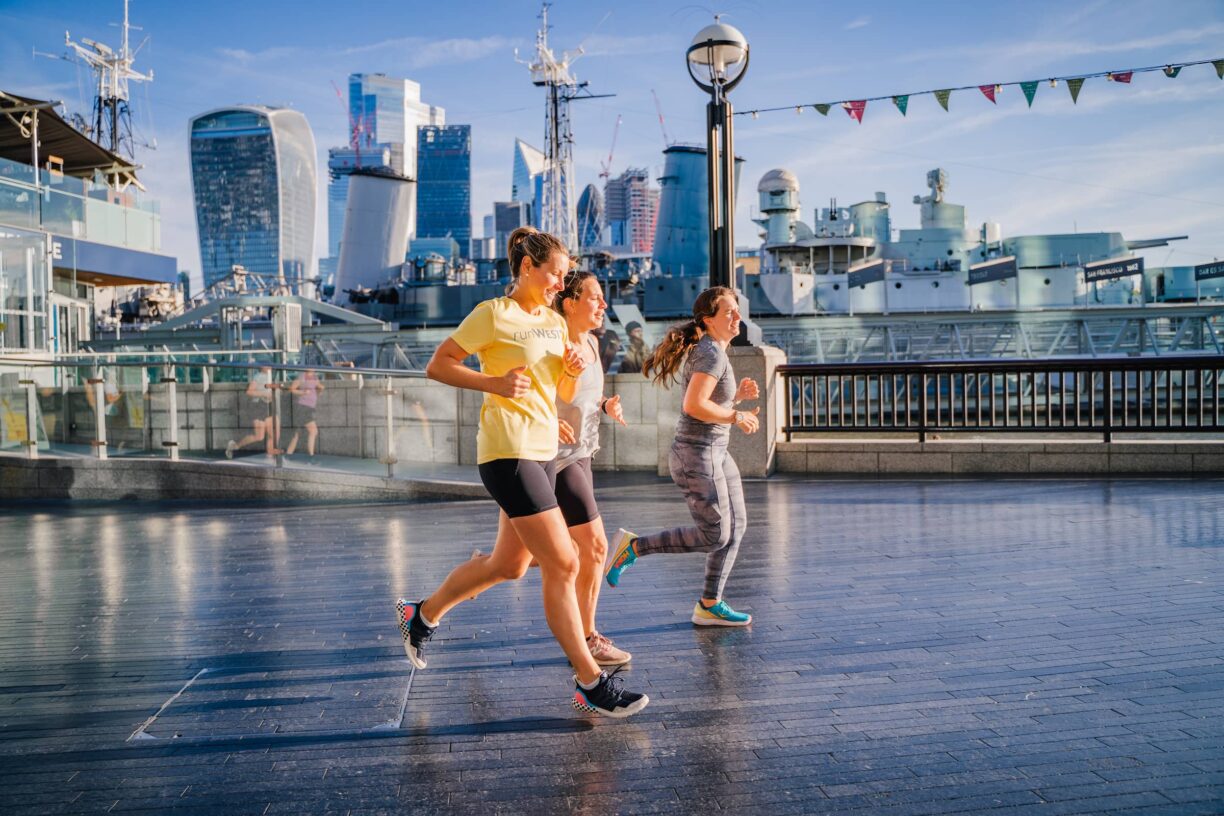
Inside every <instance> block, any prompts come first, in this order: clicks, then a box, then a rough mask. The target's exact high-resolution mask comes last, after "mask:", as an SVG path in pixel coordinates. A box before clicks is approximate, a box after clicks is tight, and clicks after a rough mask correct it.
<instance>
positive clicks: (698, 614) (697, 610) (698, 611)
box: [693, 601, 752, 626]
mask: <svg viewBox="0 0 1224 816" xmlns="http://www.w3.org/2000/svg"><path fill="white" fill-rule="evenodd" d="M693 623H695V624H697V625H698V626H747V625H748V624H750V623H752V616H751V615H749V614H748V613H747V612H736V611H735V610H734V609H732V608H731V607H729V606H727V602H726V601H719V602H718V603H716V604H714V605H713V606H711V607H710V608H709V609H707V608H706V607H704V606H702V605H701V601H698V602H697V604H696V606H694V607H693Z"/></svg>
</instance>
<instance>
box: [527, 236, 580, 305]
mask: <svg viewBox="0 0 1224 816" xmlns="http://www.w3.org/2000/svg"><path fill="white" fill-rule="evenodd" d="M569 268H570V259H569V256H568V255H566V254H565V253H564V252H561V251H560V250H554V251H553V252H552V253H550V254H549V256H548V260H546V261H544V263H542V264H537V263H536V262H535V261H533V260H532V259H531V256H530V255H528V256H527V257H525V258H523V266H522V271H520V272H519V277H518V285H517V286H516V287H515V289H516V292H518V291H521V292H522V294H523V297H524V298H525V299H526V300H528V301H529V302H531V303H533V304H536V305H542V306H552V302H553V300H555V299H556V297H557V293H558V292H560V291H561V289H562V287H563V286H564V283H565V275H566V273H567V272H569Z"/></svg>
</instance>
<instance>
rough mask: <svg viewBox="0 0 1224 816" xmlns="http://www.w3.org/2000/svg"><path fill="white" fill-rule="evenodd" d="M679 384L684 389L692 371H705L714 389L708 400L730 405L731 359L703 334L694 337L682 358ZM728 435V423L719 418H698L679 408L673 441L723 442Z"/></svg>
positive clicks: (732, 396) (732, 400)
mask: <svg viewBox="0 0 1224 816" xmlns="http://www.w3.org/2000/svg"><path fill="white" fill-rule="evenodd" d="M683 372H684V375H683V378H682V379H683V386H684V390H685V391H688V387H689V382H690V381H691V380H692V379H693V375H694V374H709V375H710V376H711V377H713V378H714V380H715V383H714V390H713V391H712V392H711V393H710V401H711V402H714V403H715V404H717V405H719V406H721V407H723V408H730V407H731V406H732V405H734V404H735V372H734V371H733V370H732V369H731V360H730V359H728V357H727V352H726V350H725V349H723V348H722V347H721V346H719V345H718V344H717V343H715V342H714V341H713V340H712V339H711V338H710V336H709V335H708V334H707V335H705V336H704V337H702V338H701V339H700V340H698V341H697V345H695V346H693V347H692V348H691V349H689V353H688V357H686V358H685V360H684V369H683ZM730 438H731V426H730V425H727V424H724V423H721V422H702V421H701V420H699V419H694V418H693V417H691V416H689V415H688V414H686V413H684V410H683V409H681V411H680V419H679V421H678V422H676V441H677V442H684V443H687V444H689V445H725V444H727V441H728V440H729V439H730Z"/></svg>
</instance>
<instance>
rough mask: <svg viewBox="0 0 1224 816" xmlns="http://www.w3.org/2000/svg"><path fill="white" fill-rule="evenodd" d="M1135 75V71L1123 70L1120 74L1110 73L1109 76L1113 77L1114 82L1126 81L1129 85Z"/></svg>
mask: <svg viewBox="0 0 1224 816" xmlns="http://www.w3.org/2000/svg"><path fill="white" fill-rule="evenodd" d="M1134 75H1135V72H1134V71H1122V72H1121V73H1118V74H1110V75H1109V78H1110V79H1112V80H1113V81H1114V82H1125V83H1127V84H1128V85H1129V84H1130V81H1131V77H1133V76H1134Z"/></svg>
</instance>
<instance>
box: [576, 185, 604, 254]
mask: <svg viewBox="0 0 1224 816" xmlns="http://www.w3.org/2000/svg"><path fill="white" fill-rule="evenodd" d="M603 220H604V217H603V196H601V195H600V194H599V188H597V187H596V186H595V185H594V184H588V185H587V186H586V188H585V189H584V190H583V191H582V195H580V196H579V197H578V246H580V247H582V248H583V249H586V248H587V247H594V246H599V245H600V243H601V242H602V238H603Z"/></svg>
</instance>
